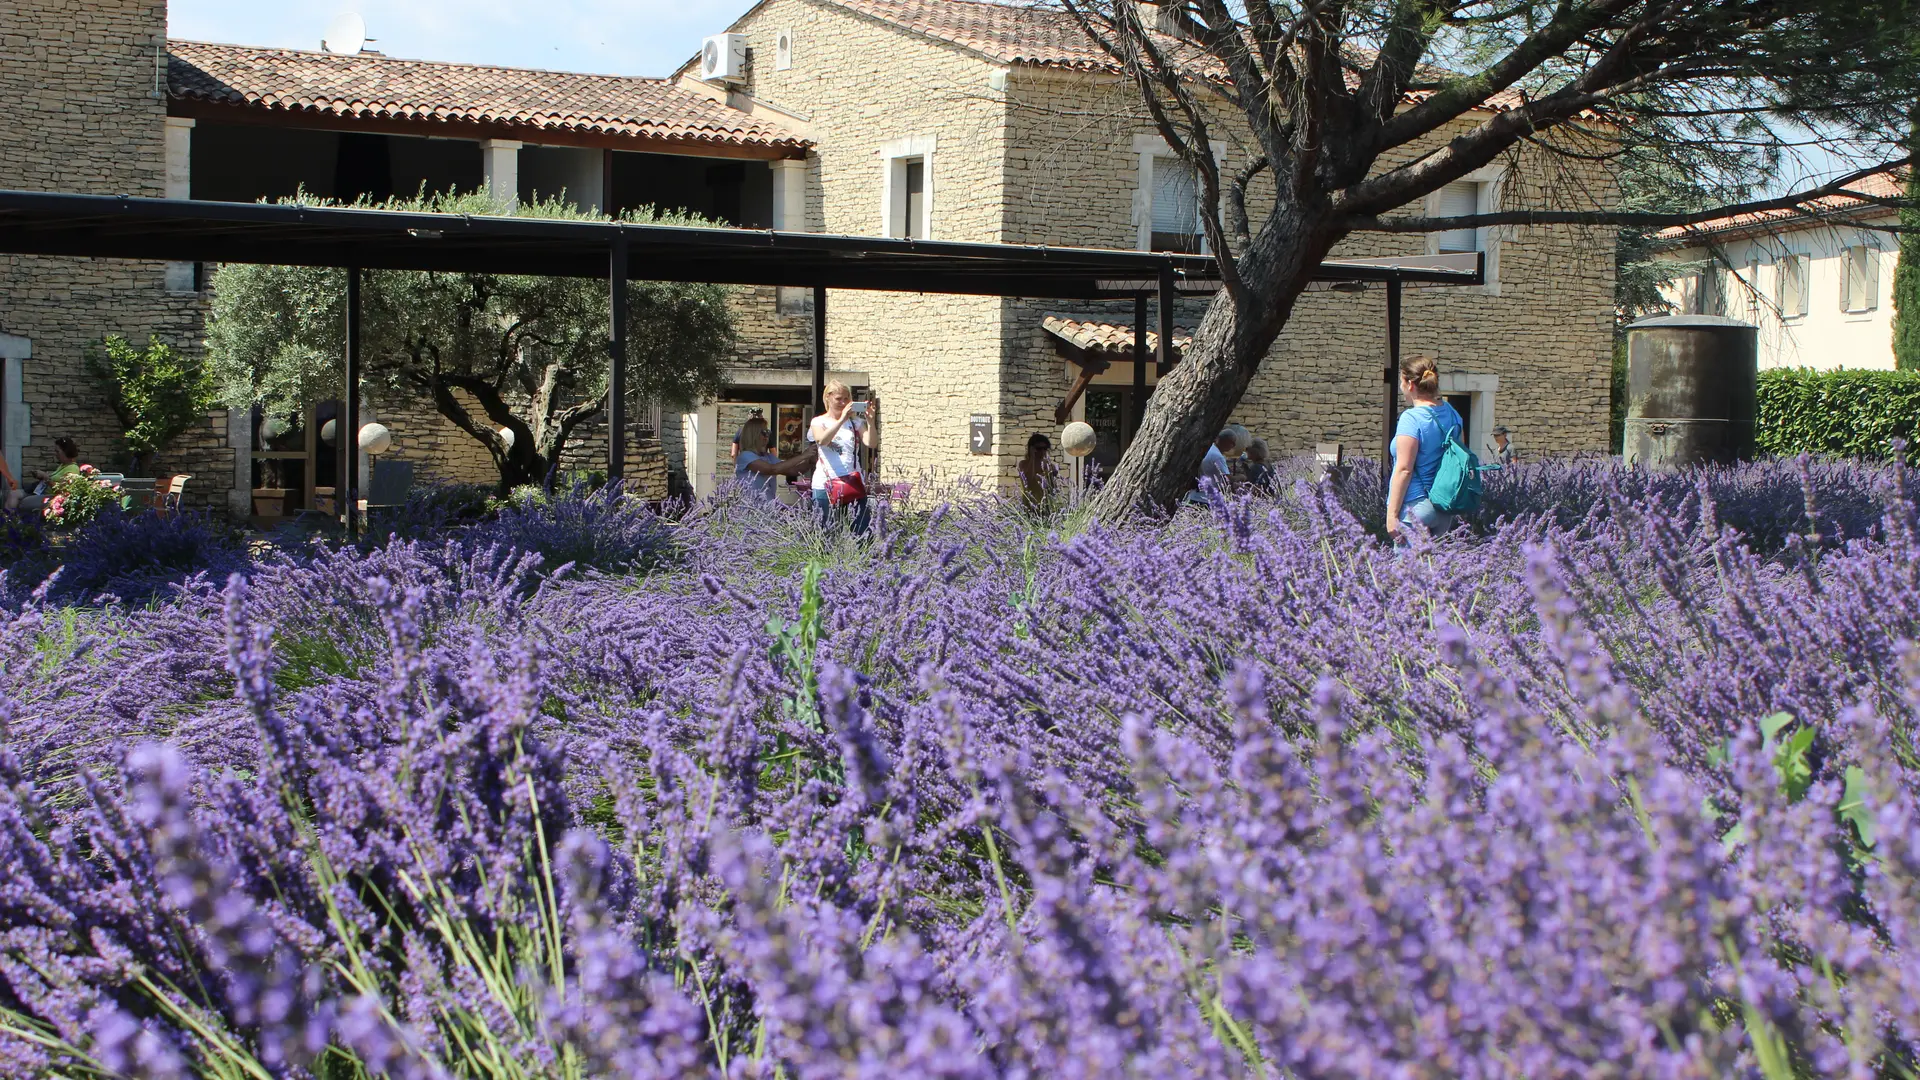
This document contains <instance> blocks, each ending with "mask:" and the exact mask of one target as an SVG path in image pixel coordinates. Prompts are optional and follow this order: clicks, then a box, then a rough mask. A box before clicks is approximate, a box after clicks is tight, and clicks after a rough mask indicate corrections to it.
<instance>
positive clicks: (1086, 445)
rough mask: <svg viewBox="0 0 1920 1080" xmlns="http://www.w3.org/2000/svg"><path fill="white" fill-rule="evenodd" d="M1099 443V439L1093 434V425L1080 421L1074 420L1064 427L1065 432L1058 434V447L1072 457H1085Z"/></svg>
mask: <svg viewBox="0 0 1920 1080" xmlns="http://www.w3.org/2000/svg"><path fill="white" fill-rule="evenodd" d="M1099 441H1100V437H1099V436H1098V435H1096V434H1095V433H1094V430H1093V425H1092V424H1089V423H1086V422H1085V421H1082V420H1075V421H1074V422H1073V423H1071V424H1068V425H1067V426H1066V430H1064V431H1062V432H1060V445H1061V446H1063V447H1065V448H1066V451H1067V453H1069V454H1072V455H1073V456H1074V457H1086V456H1087V455H1088V454H1091V453H1093V447H1094V444H1095V443H1097V442H1099Z"/></svg>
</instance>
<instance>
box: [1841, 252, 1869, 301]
mask: <svg viewBox="0 0 1920 1080" xmlns="http://www.w3.org/2000/svg"><path fill="white" fill-rule="evenodd" d="M1864 274H1865V270H1864V269H1863V268H1862V267H1861V265H1860V249H1859V248H1857V247H1854V246H1852V245H1849V246H1847V247H1844V248H1841V249H1840V310H1841V311H1858V310H1860V305H1859V300H1860V294H1861V293H1863V292H1865V291H1866V290H1865V289H1864V288H1862V286H1863V284H1864V282H1863V281H1862V277H1863V276H1864Z"/></svg>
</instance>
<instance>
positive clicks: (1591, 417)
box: [731, 0, 1614, 488]
mask: <svg viewBox="0 0 1920 1080" xmlns="http://www.w3.org/2000/svg"><path fill="white" fill-rule="evenodd" d="M731 30H733V31H734V32H738V33H742V34H744V35H745V36H746V40H747V47H748V51H749V57H750V61H749V72H748V77H747V80H746V82H745V83H744V84H743V85H741V86H739V87H738V88H737V90H738V91H739V92H740V93H742V94H745V95H747V96H749V97H751V98H753V99H755V100H758V101H764V102H769V103H771V104H773V105H774V106H777V107H778V108H780V109H783V110H787V111H790V112H793V113H795V114H798V115H799V116H801V117H803V118H805V120H806V121H807V123H808V124H809V127H810V130H811V132H812V134H813V137H814V139H815V142H816V146H815V151H814V153H813V155H812V156H811V157H810V159H809V177H808V221H807V225H808V227H809V228H811V229H815V230H820V231H826V232H833V233H852V234H862V235H876V234H892V233H895V232H896V223H895V222H893V221H890V220H889V218H888V216H887V214H888V210H889V205H888V201H887V187H888V183H889V171H888V170H889V168H890V165H889V157H890V156H892V155H898V154H912V155H916V156H920V157H921V158H922V159H923V160H924V161H925V176H926V181H925V183H926V186H927V189H928V190H927V194H926V196H925V197H926V200H927V203H928V205H929V207H930V209H929V211H928V214H927V217H928V218H929V221H928V223H927V225H928V228H927V235H930V236H931V237H932V238H934V239H939V240H970V241H992V242H1006V243H1017V244H1049V245H1059V246H1085V247H1105V248H1134V247H1138V246H1140V241H1141V240H1142V239H1143V237H1142V220H1143V219H1142V215H1143V214H1144V213H1148V212H1149V210H1148V207H1149V206H1150V203H1147V202H1144V201H1143V200H1144V198H1145V197H1144V196H1143V189H1142V180H1143V177H1142V166H1141V155H1142V152H1143V147H1146V146H1148V145H1149V144H1157V142H1158V140H1157V137H1155V136H1154V135H1153V129H1152V127H1151V125H1150V124H1149V123H1148V122H1147V120H1146V118H1145V117H1144V116H1143V115H1142V112H1141V110H1140V108H1139V107H1138V105H1137V104H1136V99H1135V98H1134V96H1133V95H1134V91H1133V89H1132V88H1131V87H1130V86H1129V85H1128V84H1125V83H1123V82H1121V81H1120V80H1118V79H1116V78H1114V77H1112V76H1108V75H1098V74H1090V73H1085V72H1067V71H1060V70H1057V69H1051V68H1041V67H1034V66H1027V65H1020V64H1014V65H1006V64H1001V63H998V62H995V61H993V60H991V59H989V58H988V57H986V56H984V55H982V54H980V53H978V52H975V51H973V50H971V49H969V48H966V47H963V46H960V45H957V44H953V43H950V42H947V41H943V40H939V39H938V38H937V37H933V36H926V35H922V34H918V33H914V32H911V31H909V30H907V29H905V28H903V27H901V26H899V25H896V24H893V23H891V22H889V21H887V20H885V19H881V18H875V17H871V16H869V15H866V14H863V13H862V12H860V11H857V10H852V9H851V8H850V7H849V6H847V5H844V4H837V3H833V2H831V0H767V2H766V3H763V4H761V5H759V6H757V7H755V8H754V9H753V10H752V11H750V12H749V13H748V14H747V15H745V16H744V17H743V18H741V19H740V20H739V21H738V22H737V23H735V24H734V25H733V27H731ZM782 33H786V34H788V35H790V40H791V41H792V52H791V57H792V59H791V64H790V66H789V67H788V68H786V69H785V70H780V69H777V67H776V65H775V64H774V63H772V57H773V56H774V54H775V42H776V37H777V35H780V34H782ZM1462 123H1464V122H1462ZM1219 130H1220V131H1222V132H1224V133H1226V134H1223V135H1222V136H1221V142H1220V144H1219V145H1217V146H1216V147H1215V151H1216V154H1217V155H1218V156H1219V157H1220V158H1221V159H1222V161H1223V163H1224V164H1225V165H1226V166H1227V167H1228V168H1232V167H1234V166H1236V165H1237V164H1238V163H1239V162H1241V161H1244V160H1245V159H1244V151H1243V150H1242V148H1241V147H1239V146H1236V145H1235V144H1234V140H1233V139H1232V137H1231V132H1232V130H1233V128H1232V125H1231V124H1230V123H1229V124H1223V125H1221V126H1220V129H1219ZM1454 133H1455V132H1454V131H1442V132H1440V133H1438V134H1437V135H1436V136H1435V137H1434V139H1433V143H1434V144H1435V145H1437V144H1438V143H1439V142H1441V141H1443V140H1444V139H1445V138H1447V137H1450V136H1451V135H1452V134H1454ZM1415 149H1416V150H1417V149H1424V148H1415ZM1409 153H1411V151H1409ZM1386 164H1391V162H1388V163H1386ZM1487 178H1488V182H1489V183H1491V184H1496V185H1497V191H1498V192H1499V194H1498V196H1497V197H1498V199H1499V204H1500V205H1501V206H1503V207H1522V206H1542V207H1546V206H1551V207H1557V208H1569V207H1589V206H1603V205H1609V204H1610V203H1611V201H1612V200H1613V198H1614V188H1613V185H1612V182H1611V180H1610V178H1609V177H1608V175H1607V174H1606V173H1605V171H1604V170H1603V169H1600V168H1597V167H1594V168H1585V169H1580V168H1573V167H1570V166H1569V165H1568V164H1567V163H1566V161H1565V160H1564V159H1558V158H1552V157H1549V156H1548V155H1546V154H1544V153H1541V152H1538V151H1533V152H1530V153H1522V154H1517V155H1514V156H1513V157H1512V158H1511V159H1510V160H1508V161H1506V162H1504V163H1502V164H1501V165H1500V166H1499V167H1498V168H1497V169H1494V170H1489V172H1488V174H1487ZM1253 201H1254V206H1253V209H1254V211H1255V215H1256V216H1255V220H1256V222H1257V220H1258V216H1257V214H1258V203H1259V201H1260V200H1259V198H1258V191H1257V189H1256V192H1255V198H1254V200H1253ZM1480 243H1481V244H1482V245H1483V247H1484V248H1485V249H1486V250H1488V251H1489V252H1490V253H1491V258H1490V262H1491V263H1492V264H1493V267H1494V269H1495V271H1496V273H1497V281H1496V282H1495V283H1494V284H1491V285H1489V286H1488V287H1485V288H1473V289H1459V288H1454V289H1438V288H1436V289H1415V288H1410V289H1409V290H1408V291H1407V297H1406V304H1405V311H1404V319H1403V324H1402V325H1403V349H1404V350H1405V351H1406V352H1408V353H1412V352H1430V353H1433V354H1435V355H1436V356H1437V357H1439V359H1440V361H1441V366H1442V371H1443V372H1445V373H1447V379H1446V386H1445V389H1447V390H1448V392H1450V393H1455V392H1457V393H1459V394H1461V395H1464V396H1463V398H1462V399H1461V403H1462V404H1467V402H1468V400H1469V399H1470V400H1471V409H1472V412H1473V418H1474V423H1475V424H1476V426H1478V427H1479V428H1480V429H1481V430H1480V431H1479V432H1478V433H1477V434H1482V435H1483V434H1484V429H1485V428H1487V427H1490V426H1491V425H1492V424H1493V423H1496V422H1497V423H1500V424H1503V425H1506V426H1508V427H1510V428H1513V429H1514V431H1515V433H1516V439H1517V441H1518V442H1519V445H1521V446H1522V447H1523V448H1524V449H1525V450H1526V451H1528V452H1529V453H1570V452H1582V451H1598V450H1603V449H1604V448H1605V447H1606V439H1607V397H1608V378H1609V360H1610V355H1611V338H1612V320H1613V239H1612V235H1611V231H1610V230H1608V229H1605V228H1573V227H1564V228H1532V229H1526V230H1507V231H1505V232H1496V231H1492V230H1488V231H1485V232H1483V233H1482V235H1481V238H1480ZM1433 244H1434V241H1433V240H1430V239H1429V238H1426V237H1419V236H1412V237H1398V236H1377V235H1375V236H1359V237H1355V238H1352V239H1351V240H1349V241H1348V242H1347V243H1345V244H1343V245H1342V246H1341V247H1340V248H1339V249H1338V250H1337V251H1336V255H1338V254H1349V255H1387V254H1393V253H1400V252H1405V253H1425V252H1428V251H1430V250H1433V247H1432V245H1433ZM1181 308H1182V310H1181V312H1180V314H1179V316H1178V319H1179V321H1180V322H1181V323H1182V324H1183V325H1190V324H1192V323H1193V322H1196V321H1197V320H1198V318H1199V317H1200V315H1201V314H1202V312H1203V311H1204V310H1205V302H1204V301H1199V300H1189V301H1185V302H1183V303H1182V305H1181ZM1049 312H1060V313H1068V314H1079V313H1085V314H1094V315H1099V316H1101V317H1102V318H1105V319H1107V320H1109V321H1114V322H1120V323H1130V322H1131V321H1132V318H1133V312H1132V304H1131V303H1130V302H1126V303H1119V304H1063V303H1060V302H1045V301H1030V300H1016V299H1009V300H1001V299H981V298H973V297H920V296H909V295H900V294H882V293H864V294H863V293H855V292H843V291H836V292H834V293H832V294H831V299H830V301H829V305H828V319H827V326H828V356H829V360H830V362H831V364H832V366H834V367H836V368H859V369H862V370H865V371H868V372H870V373H871V376H872V389H873V390H874V391H875V392H877V393H878V394H879V395H880V396H881V397H882V399H883V400H884V402H885V414H886V424H885V428H886V430H885V436H884V440H883V441H884V446H885V450H884V453H883V462H884V465H883V469H884V472H885V473H886V478H887V479H889V480H896V481H898V480H909V481H910V480H915V479H921V478H930V479H940V480H950V479H953V478H955V477H959V476H968V475H970V476H973V477H976V478H978V479H980V480H982V481H985V482H988V483H991V484H998V485H1000V486H1001V487H1003V488H1004V487H1008V486H1010V485H1011V484H1012V482H1013V476H1014V472H1013V469H1014V465H1015V463H1016V462H1017V461H1018V458H1019V456H1020V454H1021V452H1022V451H1023V449H1024V446H1025V442H1026V439H1027V436H1028V435H1029V434H1031V433H1032V432H1035V431H1039V432H1043V433H1046V434H1049V435H1052V436H1055V437H1056V438H1055V441H1056V443H1057V441H1058V439H1057V434H1058V425H1057V424H1056V423H1055V421H1054V418H1053V412H1054V407H1055V405H1056V404H1057V403H1058V402H1059V401H1060V400H1061V399H1062V397H1063V396H1064V394H1065V392H1066V389H1067V386H1068V384H1069V381H1070V373H1069V368H1068V364H1067V362H1066V361H1065V360H1064V359H1062V358H1061V356H1060V355H1059V354H1058V353H1057V352H1056V350H1055V348H1054V347H1053V341H1052V339H1051V338H1050V336H1049V335H1048V334H1047V333H1046V332H1045V331H1044V330H1042V329H1041V326H1040V321H1041V317H1042V316H1043V315H1044V314H1046V313H1049ZM1385 355H1386V312H1385V297H1384V293H1383V292H1381V291H1373V292H1367V293H1361V294H1349V293H1334V292H1316V293H1310V294H1308V295H1306V296H1304V297H1302V298H1301V301H1300V303H1299V306H1298V307H1297V309H1296V311H1295V313H1294V315H1293V318H1292V321H1291V323H1290V324H1289V326H1288V329H1287V330H1286V332H1285V333H1284V334H1283V335H1282V337H1281V339H1280V340H1279V341H1278V342H1277V343H1276V345H1275V347H1274V349H1273V352H1272V353H1271V355H1270V356H1269V358H1268V359H1267V361H1266V362H1265V364H1264V365H1263V367H1262V369H1261V372H1260V374H1259V376H1258V377H1257V378H1256V380H1255V382H1254V385H1253V387H1252V388H1251V389H1250V391H1249V393H1248V395H1247V397H1246V399H1245V400H1244V401H1243V402H1242V403H1241V406H1240V407H1239V409H1238V410H1236V415H1235V419H1236V420H1238V421H1239V422H1241V423H1244V424H1246V425H1247V426H1248V427H1249V428H1251V429H1252V430H1254V431H1255V432H1256V433H1257V434H1260V435H1264V436H1266V437H1267V438H1268V440H1269V441H1270V443H1272V444H1273V445H1274V446H1275V447H1276V449H1278V450H1280V451H1281V452H1297V451H1303V450H1307V449H1310V448H1311V447H1312V445H1313V444H1314V443H1316V442H1319V441H1323V440H1326V439H1329V438H1331V439H1337V440H1340V441H1343V442H1345V443H1347V444H1348V445H1349V446H1350V447H1352V448H1353V450H1354V451H1355V452H1357V453H1363V454H1373V453H1376V452H1377V450H1378V444H1379V441H1380V423H1381V420H1380V392H1381V375H1380V372H1381V369H1382V367H1383V363H1384V357H1385ZM1129 377H1130V375H1129V372H1127V371H1126V370H1125V365H1115V367H1114V369H1113V370H1111V371H1109V372H1108V373H1106V374H1105V375H1103V376H1102V377H1101V378H1100V379H1099V380H1098V381H1097V382H1096V387H1110V388H1115V389H1120V388H1124V386H1125V384H1126V383H1127V381H1128V379H1129ZM1150 381H1151V380H1150ZM1084 407H1085V403H1084V402H1083V404H1082V408H1084ZM977 413H986V414H989V415H991V416H993V417H994V418H995V424H994V435H995V446H994V453H993V454H992V455H991V456H990V457H981V456H975V455H972V454H969V453H968V452H967V442H966V436H967V428H968V418H969V417H970V416H971V415H973V414H977Z"/></svg>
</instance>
